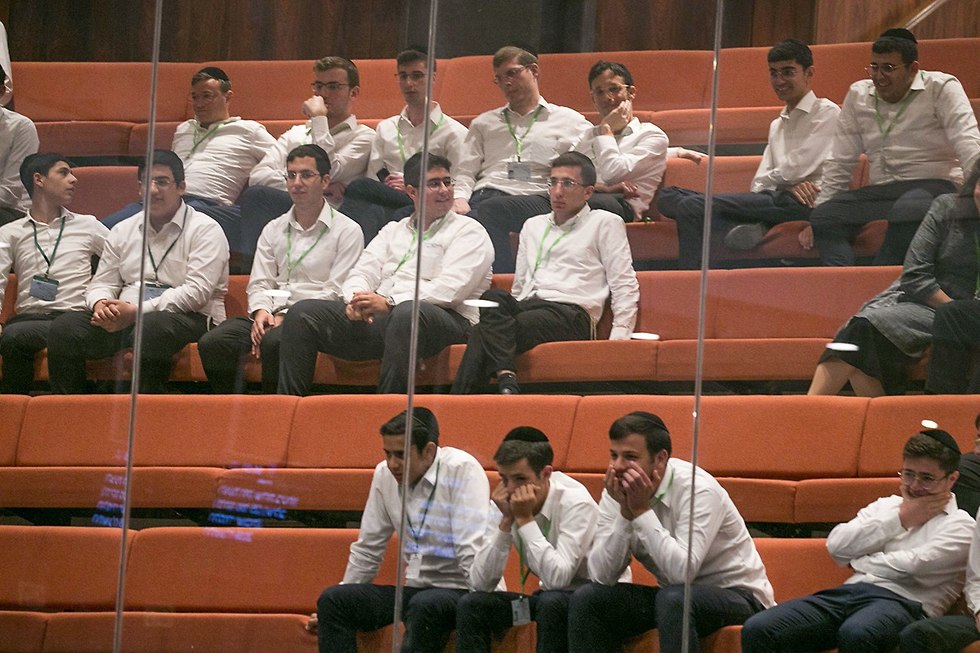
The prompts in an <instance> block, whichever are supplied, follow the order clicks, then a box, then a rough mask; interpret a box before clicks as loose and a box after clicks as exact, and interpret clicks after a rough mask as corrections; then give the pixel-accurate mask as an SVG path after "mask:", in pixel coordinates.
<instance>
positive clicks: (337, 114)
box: [242, 57, 374, 258]
mask: <svg viewBox="0 0 980 653" xmlns="http://www.w3.org/2000/svg"><path fill="white" fill-rule="evenodd" d="M360 84H361V78H360V75H359V74H358V72H357V66H355V65H354V62H353V61H351V60H350V59H345V58H344V57H324V58H322V59H319V60H317V61H316V62H314V64H313V82H312V83H311V84H310V89H311V90H312V91H313V95H311V96H310V97H309V98H308V99H306V100H305V101H304V102H303V105H302V107H301V111H302V113H303V116H304V117H305V118H306V119H307V120H306V123H304V124H302V125H296V126H294V127H290V128H289V129H288V130H286V132H285V133H284V134H283V135H282V136H280V137H279V140H278V141H276V142H275V143H272V144H270V145H268V146H267V147H266V151H265V152H263V154H264V156H263V157H262V159H261V161H259V162H258V165H256V166H255V167H254V168H253V169H252V174H251V175H250V176H249V179H248V183H249V188H248V190H246V191H245V193H244V194H243V195H242V247H243V251H244V252H245V254H246V256H247V258H251V256H252V255H253V254H254V253H255V244H256V243H257V242H258V239H259V234H260V233H262V229H263V228H264V227H265V225H266V224H268V223H269V221H271V220H272V219H274V218H276V217H278V216H280V215H282V214H283V213H285V212H286V211H288V210H289V207H290V206H292V200H291V199H290V197H289V192H288V188H287V185H286V182H285V180H284V178H283V175H284V174H285V173H286V156H287V155H288V154H289V153H290V152H292V151H293V150H294V149H295V148H297V147H299V146H300V145H307V144H309V143H313V144H315V145H319V146H320V147H322V148H323V149H324V150H325V151H326V152H327V154H328V155H329V156H330V189H329V191H328V193H327V199H328V201H329V202H330V204H331V205H333V206H334V207H335V208H336V207H339V206H340V202H341V199H342V197H343V194H344V188H345V187H346V186H347V184H349V183H350V182H352V181H353V180H355V179H357V178H358V177H361V176H363V175H364V171H365V170H366V169H367V164H368V156H369V155H370V153H371V142H372V141H373V140H374V130H373V129H371V128H370V127H368V126H367V125H359V124H357V116H355V115H354V114H353V113H352V109H353V104H354V100H356V99H357V96H358V94H359V93H360V91H361V86H360Z"/></svg>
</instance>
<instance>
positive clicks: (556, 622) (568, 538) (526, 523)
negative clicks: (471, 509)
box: [456, 426, 599, 653]
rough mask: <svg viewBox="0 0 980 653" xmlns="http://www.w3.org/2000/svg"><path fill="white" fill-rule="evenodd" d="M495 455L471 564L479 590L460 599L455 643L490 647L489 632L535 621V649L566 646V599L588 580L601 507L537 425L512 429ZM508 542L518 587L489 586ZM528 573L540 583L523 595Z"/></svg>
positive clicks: (470, 651) (470, 648)
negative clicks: (560, 463)
mask: <svg viewBox="0 0 980 653" xmlns="http://www.w3.org/2000/svg"><path fill="white" fill-rule="evenodd" d="M493 459H494V461H495V462H496V463H497V470H498V472H499V473H500V483H499V484H498V485H497V487H496V488H495V489H494V491H493V495H492V496H491V500H492V504H491V506H490V519H489V520H488V522H487V530H486V533H485V534H484V536H483V546H482V547H481V548H480V550H479V551H478V552H477V554H476V559H475V560H474V561H473V566H472V567H471V568H470V585H471V586H472V587H473V588H474V589H475V590H476V591H475V592H471V593H469V594H467V595H466V596H464V597H463V598H462V599H460V602H459V606H458V608H457V611H456V649H457V650H459V651H467V653H475V652H479V651H486V652H487V653H489V651H490V643H491V639H492V638H491V635H493V634H497V635H499V634H500V633H502V632H503V631H505V630H506V629H507V628H509V627H511V626H519V625H522V624H525V623H529V622H530V621H532V620H533V621H535V622H537V651H538V653H545V652H546V651H547V652H556V653H558V652H561V651H567V650H568V636H567V629H568V600H569V598H571V594H572V592H573V591H574V590H575V588H576V587H579V586H580V585H582V584H584V583H586V582H588V578H589V577H588V570H587V569H586V558H587V556H588V552H589V547H590V546H591V545H592V536H593V535H594V533H595V524H596V519H597V517H598V513H599V508H598V506H597V505H596V502H595V500H594V499H593V498H592V495H590V494H589V491H588V490H587V489H586V488H585V486H584V485H582V484H581V483H579V482H578V481H576V480H574V479H572V478H570V477H568V476H566V475H565V474H562V473H561V472H558V471H555V470H554V468H553V467H552V462H553V459H554V451H553V450H552V448H551V444H550V443H549V442H548V438H547V436H545V434H544V433H542V432H541V431H539V430H538V429H536V428H533V427H530V426H519V427H517V428H515V429H514V430H512V431H511V432H510V433H508V434H507V437H505V438H504V441H503V443H501V445H500V447H499V448H498V449H497V453H495V454H494V456H493ZM511 544H513V545H514V548H516V549H517V553H518V555H519V556H520V563H521V588H520V592H519V593H518V592H494V591H493V589H494V588H495V587H496V586H498V585H499V583H500V579H501V577H502V576H503V573H504V566H505V565H506V564H507V558H508V556H509V555H510V550H511ZM532 573H533V574H534V575H535V576H537V577H538V579H539V580H540V589H539V590H538V591H537V592H535V593H534V594H533V595H531V596H528V595H527V594H526V593H525V591H524V588H525V582H526V581H527V577H528V574H532Z"/></svg>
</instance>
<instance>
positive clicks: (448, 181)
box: [425, 177, 456, 190]
mask: <svg viewBox="0 0 980 653" xmlns="http://www.w3.org/2000/svg"><path fill="white" fill-rule="evenodd" d="M454 183H456V182H455V181H454V180H453V178H452V177H443V178H442V179H428V180H426V182H425V187H426V188H428V189H429V190H439V189H440V188H442V187H443V186H445V187H446V188H452V187H453V184H454Z"/></svg>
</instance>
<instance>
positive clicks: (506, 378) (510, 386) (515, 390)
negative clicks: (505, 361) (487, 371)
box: [497, 372, 521, 395]
mask: <svg viewBox="0 0 980 653" xmlns="http://www.w3.org/2000/svg"><path fill="white" fill-rule="evenodd" d="M497 392H499V393H500V394H502V395H519V394H521V386H519V385H517V375H515V374H514V373H513V372H506V373H504V374H498V375H497Z"/></svg>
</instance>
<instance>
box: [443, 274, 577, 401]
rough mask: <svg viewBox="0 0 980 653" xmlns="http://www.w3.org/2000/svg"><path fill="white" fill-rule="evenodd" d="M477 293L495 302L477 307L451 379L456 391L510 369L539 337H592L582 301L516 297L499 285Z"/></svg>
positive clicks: (541, 340)
mask: <svg viewBox="0 0 980 653" xmlns="http://www.w3.org/2000/svg"><path fill="white" fill-rule="evenodd" d="M482 298H483V299H486V300H489V301H492V302H497V304H498V305H497V306H496V307H495V308H481V309H480V321H479V323H477V324H476V325H475V326H474V327H473V329H472V330H471V331H470V337H469V340H468V341H467V343H466V352H465V353H464V354H463V360H462V362H461V363H460V365H459V370H457V372H456V380H455V381H454V382H453V389H452V391H453V392H454V393H456V394H468V393H472V392H475V391H476V389H477V388H478V387H480V386H481V385H483V384H485V383H486V382H487V381H488V379H489V378H490V377H491V376H492V375H493V374H495V373H497V372H499V371H501V370H515V369H516V367H517V355H518V354H520V353H523V352H525V351H528V350H529V349H532V348H534V347H536V346H538V345H540V344H542V343H545V342H556V341H560V340H589V339H590V338H591V337H592V319H591V317H590V316H589V314H588V313H587V312H586V311H585V309H583V308H582V307H581V306H576V305H574V304H561V303H558V302H549V301H546V300H544V299H539V298H537V297H531V298H529V299H524V300H521V301H517V300H516V299H514V296H513V295H511V294H510V293H509V292H507V291H506V290H501V289H500V288H491V289H490V290H488V291H486V292H485V293H483V295H482Z"/></svg>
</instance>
